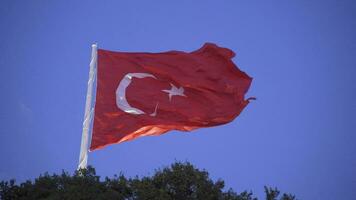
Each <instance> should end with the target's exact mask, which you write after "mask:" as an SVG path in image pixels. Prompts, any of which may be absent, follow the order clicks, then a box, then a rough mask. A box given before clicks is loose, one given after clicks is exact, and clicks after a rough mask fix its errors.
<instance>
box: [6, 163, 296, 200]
mask: <svg viewBox="0 0 356 200" xmlns="http://www.w3.org/2000/svg"><path fill="white" fill-rule="evenodd" d="M224 187H225V184H224V181H222V180H217V181H213V180H211V179H210V178H209V173H208V172H206V171H205V170H199V169H197V168H195V167H194V166H193V165H192V164H190V163H180V162H176V163H174V164H172V165H171V166H170V167H166V168H163V169H161V170H157V171H156V172H155V174H154V175H153V176H145V177H142V178H139V177H135V178H126V177H125V176H124V175H123V174H120V175H119V176H116V175H115V176H114V177H113V178H108V177H106V178H105V180H103V181H101V180H100V177H99V176H97V175H96V172H95V169H94V168H93V167H90V166H89V167H88V168H87V169H81V170H79V171H76V172H75V173H74V174H73V175H70V174H68V173H67V172H64V171H63V172H62V174H61V175H56V174H53V175H49V174H48V173H45V174H44V175H40V176H39V177H38V178H36V179H35V180H34V181H33V182H31V181H26V182H24V183H21V184H20V185H17V184H15V181H14V180H10V181H1V182H0V199H2V200H17V199H19V200H24V199H26V200H27V199H30V200H31V199H34V200H41V199H43V200H45V199H48V200H57V199H58V200H63V199H68V200H71V199H73V200H74V199H75V200H86V199H88V200H91V199H98V200H101V199H102V200H104V199H116V200H200V199H201V200H257V198H255V197H253V194H252V192H247V191H244V192H242V193H240V194H237V193H236V192H234V191H233V190H232V189H228V190H227V191H224ZM265 193H266V200H277V198H278V196H279V193H280V192H279V190H278V189H277V188H274V189H273V188H268V187H265ZM280 200H296V198H295V196H293V195H290V194H283V195H282V197H281V198H280Z"/></svg>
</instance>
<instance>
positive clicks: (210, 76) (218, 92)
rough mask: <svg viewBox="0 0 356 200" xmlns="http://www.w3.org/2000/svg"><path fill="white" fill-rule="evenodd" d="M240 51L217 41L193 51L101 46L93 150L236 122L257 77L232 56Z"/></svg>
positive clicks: (91, 148)
mask: <svg viewBox="0 0 356 200" xmlns="http://www.w3.org/2000/svg"><path fill="white" fill-rule="evenodd" d="M234 56H235V53H234V52H233V51H231V50H230V49H227V48H222V47H218V46H217V45H215V44H212V43H206V44H205V45H204V46H203V47H202V48H200V49H198V50H196V51H193V52H182V51H168V52H163V53H127V52H114V51H108V50H103V49H99V50H98V58H97V59H98V60H97V62H98V65H97V92H96V102H95V116H94V125H93V131H92V141H91V146H90V150H91V151H93V150H96V149H100V148H102V147H104V146H106V145H109V144H114V143H120V142H124V141H128V140H132V139H135V138H137V137H140V136H148V135H160V134H163V133H165V132H167V131H170V130H180V131H191V130H193V129H197V128H202V127H210V126H216V125H221V124H225V123H228V122H231V121H232V120H233V119H235V118H236V117H237V116H238V115H239V114H240V113H241V111H242V110H243V109H244V108H245V106H246V105H247V104H248V102H249V100H248V99H247V100H246V99H245V94H246V92H247V91H248V89H249V87H250V84H251V81H252V78H251V77H249V76H248V75H247V74H246V73H244V72H242V71H241V70H239V69H238V68H237V66H236V65H235V64H234V63H233V62H232V60H231V59H232V58H233V57H234Z"/></svg>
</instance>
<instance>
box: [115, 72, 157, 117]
mask: <svg viewBox="0 0 356 200" xmlns="http://www.w3.org/2000/svg"><path fill="white" fill-rule="evenodd" d="M133 77H135V78H146V77H151V78H154V79H157V78H156V77H155V76H153V75H152V74H148V73H128V74H126V75H125V76H124V78H123V79H122V80H121V81H120V84H119V86H117V89H116V105H117V107H118V108H119V109H120V110H122V111H124V112H126V113H130V114H134V115H141V114H145V112H143V111H142V110H140V109H138V108H134V107H132V106H130V104H129V103H128V102H127V99H126V88H127V87H128V86H129V85H130V83H131V81H132V78H133Z"/></svg>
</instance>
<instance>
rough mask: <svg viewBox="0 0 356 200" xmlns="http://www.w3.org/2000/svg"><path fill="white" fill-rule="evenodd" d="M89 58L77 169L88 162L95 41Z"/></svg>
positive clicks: (96, 46) (95, 53)
mask: <svg viewBox="0 0 356 200" xmlns="http://www.w3.org/2000/svg"><path fill="white" fill-rule="evenodd" d="M91 48H92V50H91V60H90V70H89V80H88V89H87V96H86V102H85V112H84V121H83V132H82V142H81V145H80V155H79V164H78V169H84V168H87V164H88V152H89V143H90V142H89V140H90V139H91V138H90V135H89V134H90V127H91V122H92V117H93V113H94V109H93V106H92V100H93V85H94V80H95V77H96V66H97V48H98V45H97V44H96V43H94V44H92V45H91Z"/></svg>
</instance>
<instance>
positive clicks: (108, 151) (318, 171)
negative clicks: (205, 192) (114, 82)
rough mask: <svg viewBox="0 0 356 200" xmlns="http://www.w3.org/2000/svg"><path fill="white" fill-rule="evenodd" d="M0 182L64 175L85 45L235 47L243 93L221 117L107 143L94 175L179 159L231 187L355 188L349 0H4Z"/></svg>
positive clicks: (316, 193) (354, 40)
mask: <svg viewBox="0 0 356 200" xmlns="http://www.w3.org/2000/svg"><path fill="white" fill-rule="evenodd" d="M0 27H1V28H0V36H1V44H0V89H1V98H0V105H1V109H0V179H2V180H8V179H10V178H16V179H17V180H19V181H23V180H26V179H30V178H34V177H36V176H38V175H39V174H40V173H43V172H45V171H49V172H57V173H59V172H61V169H64V170H67V171H70V172H72V171H73V170H75V169H76V167H77V162H78V156H79V147H80V140H81V131H82V121H83V114H84V104H85V95H86V86H87V79H88V71H89V59H90V45H91V43H92V42H95V41H97V42H98V45H99V47H100V48H104V49H109V50H117V51H148V52H160V51H167V50H183V51H193V50H196V49H197V48H200V47H201V46H202V45H203V44H204V43H205V42H214V43H217V44H218V45H221V46H224V47H228V48H230V49H232V50H234V51H235V52H236V54H237V56H236V57H235V58H234V62H235V63H236V64H237V65H239V66H240V68H241V69H242V70H243V71H246V72H247V73H248V74H249V75H250V76H252V77H253V78H254V81H253V83H252V87H251V89H250V91H249V93H248V96H256V97H257V98H258V100H257V101H254V102H252V103H251V104H250V105H249V106H248V107H247V108H246V109H245V110H244V112H243V113H242V114H241V115H240V116H239V117H238V118H237V119H236V120H235V121H233V122H232V123H230V124H227V125H223V126H219V127H214V128H207V129H200V130H196V131H194V132H191V133H181V132H171V133H169V134H165V135H163V136H160V137H145V138H140V139H138V140H135V141H132V142H127V143H123V144H120V145H112V146H110V147H107V148H105V149H103V150H99V151H95V152H93V153H90V155H89V164H91V165H93V166H94V167H95V168H96V169H97V172H98V174H99V175H101V176H106V175H108V176H111V175H113V174H115V173H119V172H120V171H122V172H124V173H125V174H126V175H128V176H134V175H149V174H152V173H153V170H154V169H155V168H158V167H162V166H166V165H169V164H170V163H172V162H174V161H175V160H179V161H190V162H192V163H193V164H194V165H196V166H197V167H199V168H204V169H206V170H208V171H209V172H210V174H211V176H212V177H213V178H214V179H217V178H222V179H224V180H225V181H226V185H227V187H232V188H233V189H234V190H236V191H242V190H244V189H251V190H252V191H254V192H255V193H256V194H257V195H258V197H261V196H262V194H263V186H264V185H269V186H277V187H279V188H280V189H281V190H282V191H286V192H291V193H294V194H296V195H297V196H298V197H299V198H300V199H323V200H325V199H355V196H356V190H355V188H356V145H355V142H356V116H355V113H356V84H355V80H356V78H355V75H356V3H354V1H351V0H350V1H345V0H340V1H337V0H334V1H329V0H326V1H317V0H314V1H309V0H306V1H262V0H261V1H233V0H231V1H207V0H204V1H182V0H180V1H164V0H162V1H76V2H73V1H54V0H53V1H13V0H5V1H4V0H2V1H1V3H0Z"/></svg>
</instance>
